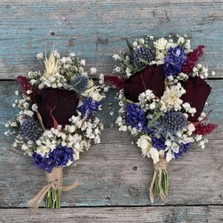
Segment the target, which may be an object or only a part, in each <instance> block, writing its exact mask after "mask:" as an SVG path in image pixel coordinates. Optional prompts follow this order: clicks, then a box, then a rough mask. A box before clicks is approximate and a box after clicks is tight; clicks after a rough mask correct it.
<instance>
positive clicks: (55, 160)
mask: <svg viewBox="0 0 223 223" xmlns="http://www.w3.org/2000/svg"><path fill="white" fill-rule="evenodd" d="M33 159H34V163H35V165H36V166H37V167H39V168H41V169H44V170H45V171H47V172H49V173H50V172H51V171H52V169H53V168H54V167H57V166H63V167H66V165H67V163H68V162H69V161H74V151H73V149H72V148H69V147H66V146H61V145H58V146H57V147H56V149H54V150H53V151H51V152H50V153H49V156H48V157H46V156H41V155H40V154H38V153H36V152H34V153H33Z"/></svg>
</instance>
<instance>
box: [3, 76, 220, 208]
mask: <svg viewBox="0 0 223 223" xmlns="http://www.w3.org/2000/svg"><path fill="white" fill-rule="evenodd" d="M209 83H210V84H211V85H212V87H213V93H212V96H211V97H210V103H209V107H207V110H210V109H211V108H214V110H213V112H212V113H211V115H210V118H212V119H213V121H214V122H217V123H218V124H219V129H218V130H216V132H215V133H214V134H213V135H212V136H211V137H210V141H209V144H208V145H207V148H206V149H205V150H204V151H203V150H199V149H196V148H195V147H194V148H193V149H191V151H190V153H188V154H187V155H185V156H184V157H183V158H181V159H179V160H178V161H173V162H171V164H170V167H169V171H170V182H171V186H170V196H169V200H168V203H167V204H168V205H208V204H218V205H220V204H223V191H222V188H223V179H222V160H223V153H222V146H223V145H222V133H223V124H222V123H223V122H222V119H223V118H222V115H221V114H222V107H223V106H222V105H223V100H222V96H221V95H222V84H223V81H216V80H211V81H209ZM17 87H18V86H17V85H16V83H15V81H2V82H0V97H1V98H0V107H1V110H0V121H1V123H0V125H1V127H0V133H1V134H0V145H1V146H0V179H1V180H0V207H26V206H27V205H26V201H27V200H28V199H30V198H31V197H32V196H33V195H35V194H36V193H37V192H38V191H39V190H40V189H41V187H42V186H44V185H45V176H44V172H43V171H42V170H39V169H37V168H35V167H34V165H33V161H32V159H31V158H28V157H26V156H23V155H22V152H21V151H19V150H17V149H13V148H12V147H11V146H10V142H11V140H10V139H9V138H6V137H4V136H3V135H2V133H3V130H4V128H3V123H4V122H5V121H6V120H7V119H8V118H10V117H12V116H13V114H14V112H13V109H12V108H11V103H12V101H13V100H14V96H13V92H14V90H16V89H17ZM112 94H113V95H114V94H115V92H113V93H111V94H109V95H110V97H111V98H110V99H108V101H106V102H105V103H104V108H105V111H104V112H103V113H102V114H101V118H102V120H103V121H104V122H105V124H106V126H107V127H108V128H106V129H105V130H104V132H103V134H102V143H101V144H99V145H97V146H93V147H92V148H91V149H90V150H89V151H87V152H85V153H83V154H81V159H80V160H79V161H78V162H77V163H76V164H75V166H72V167H70V168H66V169H65V175H64V183H65V184H70V183H72V182H73V181H75V180H79V181H82V182H84V184H83V185H82V186H80V187H79V188H77V189H75V190H73V191H69V192H67V193H64V194H63V203H62V205H63V207H73V206H79V207H83V206H138V205H150V202H149V199H148V187H149V182H150V180H151V177H152V170H153V169H152V162H151V160H148V159H147V158H143V157H142V156H141V153H140V150H139V149H138V148H137V147H136V145H132V143H131V142H132V139H131V138H130V136H129V135H128V134H127V133H122V132H118V130H117V128H111V127H112V122H113V120H114V119H115V116H112V117H109V116H108V113H109V110H110V108H109V106H110V105H109V102H112V103H113V105H114V107H117V102H115V101H114V100H113V99H112V98H113V96H112ZM21 176H22V177H21ZM156 204H161V203H160V202H157V203H156Z"/></svg>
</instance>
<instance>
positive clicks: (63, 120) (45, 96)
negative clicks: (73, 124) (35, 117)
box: [35, 88, 79, 128]
mask: <svg viewBox="0 0 223 223" xmlns="http://www.w3.org/2000/svg"><path fill="white" fill-rule="evenodd" d="M35 100H36V103H37V105H38V112H39V113H40V115H41V116H42V120H43V124H44V126H45V128H51V127H57V125H62V126H63V127H64V126H65V125H66V124H69V118H70V117H71V116H72V115H75V114H76V109H77V106H78V101H79V99H78V98H77V96H76V94H75V92H73V91H68V90H62V89H54V88H44V89H42V90H40V91H39V92H38V94H37V95H36V98H35Z"/></svg>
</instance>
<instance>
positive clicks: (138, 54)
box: [133, 47, 155, 67]
mask: <svg viewBox="0 0 223 223" xmlns="http://www.w3.org/2000/svg"><path fill="white" fill-rule="evenodd" d="M140 58H141V59H143V60H145V61H147V62H148V63H149V62H151V61H152V60H154V58H155V55H154V53H153V52H152V50H151V49H149V48H145V47H140V48H138V49H136V50H135V51H134V55H133V59H134V64H135V65H136V66H137V67H143V66H145V65H147V64H145V63H143V61H141V60H140Z"/></svg>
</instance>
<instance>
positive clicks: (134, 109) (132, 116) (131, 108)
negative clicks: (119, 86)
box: [126, 104, 148, 130]
mask: <svg viewBox="0 0 223 223" xmlns="http://www.w3.org/2000/svg"><path fill="white" fill-rule="evenodd" d="M126 111H127V122H128V123H129V124H130V125H131V126H132V127H134V128H136V129H139V130H141V129H146V128H147V122H148V120H147V118H146V113H145V111H144V110H142V109H141V108H140V106H139V105H136V104H127V107H126Z"/></svg>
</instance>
